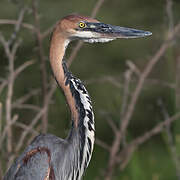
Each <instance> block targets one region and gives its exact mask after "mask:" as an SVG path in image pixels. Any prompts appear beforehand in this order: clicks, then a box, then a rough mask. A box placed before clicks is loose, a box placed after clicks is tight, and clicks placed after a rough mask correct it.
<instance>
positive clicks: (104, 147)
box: [95, 138, 110, 151]
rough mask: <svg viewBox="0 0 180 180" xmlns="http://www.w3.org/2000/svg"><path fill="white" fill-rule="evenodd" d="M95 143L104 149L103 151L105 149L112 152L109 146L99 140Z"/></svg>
mask: <svg viewBox="0 0 180 180" xmlns="http://www.w3.org/2000/svg"><path fill="white" fill-rule="evenodd" d="M95 143H96V144H97V145H98V146H100V147H102V148H103V149H105V150H107V151H110V147H109V145H107V144H106V143H105V142H103V141H101V140H100V139H99V138H96V141H95Z"/></svg>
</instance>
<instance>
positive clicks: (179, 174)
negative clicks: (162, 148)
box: [158, 100, 180, 179]
mask: <svg viewBox="0 0 180 180" xmlns="http://www.w3.org/2000/svg"><path fill="white" fill-rule="evenodd" d="M158 105H159V106H160V108H161V111H162V114H163V116H164V119H169V113H168V111H167V109H166V107H165V105H164V104H163V102H162V100H159V101H158ZM165 130H166V134H167V144H168V146H169V148H170V152H171V156H172V159H173V162H174V164H175V167H176V176H177V178H178V179H180V159H179V157H178V154H177V150H176V146H175V144H174V140H173V135H172V132H171V124H168V125H167V126H166V129H165Z"/></svg>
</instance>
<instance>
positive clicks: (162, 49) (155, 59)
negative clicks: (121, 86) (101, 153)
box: [121, 23, 180, 136]
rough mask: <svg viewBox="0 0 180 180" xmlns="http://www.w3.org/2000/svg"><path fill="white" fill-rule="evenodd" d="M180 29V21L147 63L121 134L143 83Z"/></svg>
mask: <svg viewBox="0 0 180 180" xmlns="http://www.w3.org/2000/svg"><path fill="white" fill-rule="evenodd" d="M179 31H180V23H179V24H178V25H176V27H175V28H174V29H173V31H171V33H169V35H168V39H167V41H165V42H164V43H163V44H162V45H161V47H160V48H159V50H158V51H157V52H156V54H155V55H154V56H153V57H152V59H151V60H150V61H149V62H148V63H147V65H146V67H145V69H144V71H143V72H142V74H141V76H140V78H139V81H138V84H137V86H136V89H135V91H134V93H133V95H132V98H131V100H130V103H129V106H128V109H127V113H126V114H125V116H124V119H123V122H122V124H121V136H122V135H123V134H124V133H125V131H126V129H127V126H128V124H129V121H130V118H131V116H132V113H133V111H134V108H135V104H136V102H137V99H138V97H139V95H140V92H141V89H142V87H143V84H144V82H145V79H146V78H147V76H148V75H149V73H150V72H151V70H152V68H153V67H154V65H155V64H156V63H157V62H158V61H159V60H160V58H161V57H162V56H163V55H164V53H165V51H166V50H167V48H168V47H169V46H170V45H171V42H172V40H173V38H174V37H175V36H176V35H177V33H178V32H179Z"/></svg>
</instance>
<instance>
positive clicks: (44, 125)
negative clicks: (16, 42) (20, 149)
mask: <svg viewBox="0 0 180 180" xmlns="http://www.w3.org/2000/svg"><path fill="white" fill-rule="evenodd" d="M37 3H38V1H37V0H33V1H32V7H33V15H34V21H35V27H36V34H35V35H36V39H37V42H38V51H39V52H38V53H39V59H40V70H41V79H42V98H43V107H44V106H45V104H46V103H47V94H48V91H47V86H48V82H47V71H46V58H45V54H44V50H43V38H42V35H41V30H40V21H39V15H38V9H37ZM47 128H48V109H46V111H45V112H44V114H43V116H42V132H43V133H46V132H47Z"/></svg>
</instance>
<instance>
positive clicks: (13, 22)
mask: <svg viewBox="0 0 180 180" xmlns="http://www.w3.org/2000/svg"><path fill="white" fill-rule="evenodd" d="M0 24H7V25H9V24H10V25H17V24H18V21H17V20H11V19H0ZM21 26H22V27H24V28H26V29H29V30H31V31H33V32H34V31H35V27H34V26H33V25H32V24H28V23H22V24H21Z"/></svg>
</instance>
